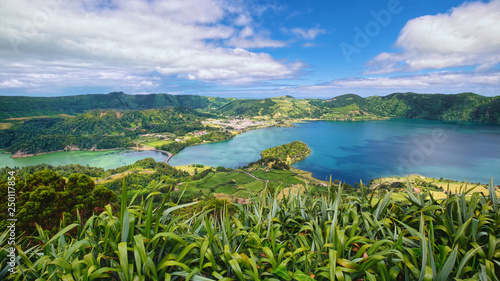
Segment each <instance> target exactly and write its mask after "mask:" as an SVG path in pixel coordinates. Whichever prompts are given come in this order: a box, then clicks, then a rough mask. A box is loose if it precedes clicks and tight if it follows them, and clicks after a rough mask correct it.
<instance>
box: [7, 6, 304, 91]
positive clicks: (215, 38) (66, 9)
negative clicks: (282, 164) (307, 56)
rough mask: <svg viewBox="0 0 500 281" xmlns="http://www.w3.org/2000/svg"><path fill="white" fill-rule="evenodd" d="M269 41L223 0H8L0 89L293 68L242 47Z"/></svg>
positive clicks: (268, 75)
mask: <svg viewBox="0 0 500 281" xmlns="http://www.w3.org/2000/svg"><path fill="white" fill-rule="evenodd" d="M103 3H106V4H105V5H104V4H103ZM239 25H243V26H239ZM250 42H251V43H250ZM270 46H271V47H282V46H285V44H284V43H283V42H280V41H276V40H273V39H272V38H271V34H269V33H266V30H261V31H259V32H256V31H255V30H254V29H253V27H252V15H251V13H250V12H249V10H248V9H246V8H245V7H244V6H235V5H232V4H231V2H230V1H228V2H222V1H218V0H168V1H161V0H149V1H146V0H128V1H118V0H109V1H105V2H103V1H98V0H76V1H62V0H48V1H40V0H19V1H9V2H5V3H4V4H3V5H2V9H0V65H1V66H0V89H2V88H3V89H5V88H15V87H25V86H26V87H32V88H33V87H47V88H50V87H53V86H55V85H57V86H58V87H75V86H92V85H96V86H116V87H117V88H120V86H123V88H125V87H142V88H144V87H154V86H155V85H158V84H159V81H157V80H158V75H159V76H163V77H166V76H168V77H172V79H179V77H181V78H182V79H198V80H202V81H206V82H210V83H216V84H218V83H236V84H237V83H251V82H255V81H257V82H258V81H268V80H273V79H284V78H291V77H295V76H296V75H298V73H299V72H300V70H301V68H302V67H303V65H302V63H300V62H287V61H283V60H276V59H274V58H273V57H272V56H271V55H269V54H266V53H259V52H251V51H248V50H246V49H245V48H255V47H270ZM151 72H155V73H156V74H157V75H156V76H155V75H150V74H148V73H151ZM228 79H230V80H228Z"/></svg>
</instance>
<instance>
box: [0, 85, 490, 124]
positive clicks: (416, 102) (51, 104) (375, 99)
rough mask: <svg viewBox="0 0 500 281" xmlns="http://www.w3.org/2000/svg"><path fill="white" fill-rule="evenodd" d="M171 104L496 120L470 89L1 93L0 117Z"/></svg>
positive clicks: (346, 116) (241, 112) (273, 112)
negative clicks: (232, 94) (248, 94)
mask: <svg viewBox="0 0 500 281" xmlns="http://www.w3.org/2000/svg"><path fill="white" fill-rule="evenodd" d="M176 106H182V107H188V108H192V109H198V110H202V111H206V112H212V113H216V114H219V115H224V116H243V117H254V116H269V117H271V118H278V119H279V118H298V119H302V118H314V119H327V120H374V119H380V118H410V119H436V120H461V121H480V122H489V123H500V96H496V97H485V96H481V95H477V94H474V93H460V94H451V95H445V94H417V93H394V94H390V95H387V96H371V97H367V98H363V97H360V96H358V95H355V94H346V95H341V96H337V97H334V98H331V99H326V100H325V99H295V98H293V97H292V96H289V95H287V96H281V97H276V98H266V99H236V98H219V97H205V96H196V95H169V94H148V95H127V94H124V93H122V92H113V93H109V94H95V95H78V96H64V97H10V96H0V119H6V118H12V117H29V116H41V115H57V114H69V115H75V114H80V113H84V112H86V111H89V110H94V109H115V110H143V109H159V108H171V107H176Z"/></svg>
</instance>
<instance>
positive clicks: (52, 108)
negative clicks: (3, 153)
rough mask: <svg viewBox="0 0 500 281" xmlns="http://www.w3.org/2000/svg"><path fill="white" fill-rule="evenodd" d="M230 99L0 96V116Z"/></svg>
mask: <svg viewBox="0 0 500 281" xmlns="http://www.w3.org/2000/svg"><path fill="white" fill-rule="evenodd" d="M232 100H234V99H225V98H215V97H203V96H195V95H169V94H149V95H127V94H124V93H122V92H113V93H109V94H92V95H90V94H88V95H77V96H62V97H20V96H13V97H11V96H0V119H6V118H12V117H29V116H42V115H57V114H69V115H74V114H79V113H84V112H86V111H89V110H95V109H102V110H106V109H119V110H143V109H160V108H168V107H177V106H183V107H189V108H193V109H210V108H213V107H220V106H221V105H224V104H226V103H228V102H231V101H232Z"/></svg>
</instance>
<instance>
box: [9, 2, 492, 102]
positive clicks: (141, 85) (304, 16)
mask: <svg viewBox="0 0 500 281" xmlns="http://www.w3.org/2000/svg"><path fill="white" fill-rule="evenodd" d="M66 2H67V1H62V0H50V1H30V0H19V1H10V2H9V3H6V4H5V7H3V8H2V9H1V10H0V95H29V96H60V95H75V94H87V93H91V94H94V93H107V92H111V91H123V92H125V93H128V94H146V93H171V94H198V95H209V96H222V97H245V98H246V97H258V98H262V97H272V96H281V95H292V96H295V97H298V98H308V97H314V98H316V97H318V98H330V97H333V96H337V95H341V94H346V93H355V94H359V95H361V96H371V95H387V94H390V93H394V92H407V91H413V92H418V93H449V94H451V93H460V92H476V93H479V94H482V95H487V96H495V95H498V92H499V91H498V90H499V89H500V70H499V62H500V24H499V22H500V0H494V1H429V0H419V1H416V0H413V1H412V0H383V1H378V0H377V1H373V0H371V1H369V0H363V1H361V0H353V1H313V0H302V1H297V0H289V1H241V0H227V1H223V0H168V1H159V0H149V1H145V0H144V1H141V0H130V1H116V0H107V1H97V0H77V1H70V2H69V3H66Z"/></svg>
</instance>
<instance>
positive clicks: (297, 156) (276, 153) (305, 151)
mask: <svg viewBox="0 0 500 281" xmlns="http://www.w3.org/2000/svg"><path fill="white" fill-rule="evenodd" d="M310 153H311V150H310V149H309V147H307V144H305V143H303V142H301V141H293V142H291V143H287V144H283V145H280V146H276V147H272V148H268V149H266V150H264V151H262V152H261V153H260V156H261V157H262V158H273V159H276V160H277V161H281V162H285V163H286V164H292V163H295V162H297V161H300V160H304V159H305V158H306V157H307V156H308V155H309V154H310Z"/></svg>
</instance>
